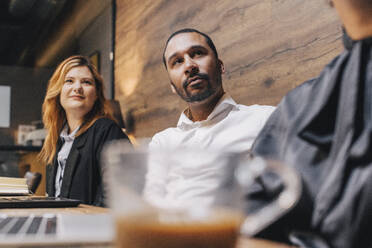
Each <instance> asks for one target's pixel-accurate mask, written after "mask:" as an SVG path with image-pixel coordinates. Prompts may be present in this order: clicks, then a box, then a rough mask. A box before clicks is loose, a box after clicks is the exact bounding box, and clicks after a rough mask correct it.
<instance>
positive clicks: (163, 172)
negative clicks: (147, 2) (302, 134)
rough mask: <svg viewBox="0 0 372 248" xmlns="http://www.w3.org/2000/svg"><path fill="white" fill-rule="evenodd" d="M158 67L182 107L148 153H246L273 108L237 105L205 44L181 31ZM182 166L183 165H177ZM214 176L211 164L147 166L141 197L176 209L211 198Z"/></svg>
mask: <svg viewBox="0 0 372 248" xmlns="http://www.w3.org/2000/svg"><path fill="white" fill-rule="evenodd" d="M163 62H164V65H165V68H166V70H167V72H168V76H169V79H170V86H171V89H172V91H173V93H175V94H177V95H178V96H180V97H181V98H182V99H183V100H184V101H185V102H186V103H187V105H188V107H187V108H186V109H185V110H184V111H183V112H182V113H181V116H180V118H179V120H178V123H177V126H176V127H171V128H168V129H165V130H163V131H161V132H159V133H157V134H155V135H154V137H153V138H152V141H151V143H150V149H162V148H164V149H174V148H185V149H187V148H193V149H212V150H217V151H221V152H239V153H248V152H249V150H250V148H251V145H252V143H253V141H254V139H255V138H256V136H257V134H258V132H259V131H260V130H261V128H262V127H263V125H264V123H265V122H266V120H267V118H268V117H269V116H270V114H271V113H272V111H273V110H274V107H272V106H259V105H251V106H245V105H241V104H237V103H236V102H235V101H234V100H233V99H232V98H231V96H230V95H229V94H228V93H226V92H225V91H224V89H223V85H222V74H223V73H224V72H225V67H224V64H223V62H222V60H221V59H220V58H219V57H218V53H217V50H216V47H215V45H214V44H213V41H212V40H211V38H210V37H209V36H208V35H206V34H205V33H202V32H200V31H198V30H195V29H181V30H178V31H176V32H174V33H173V34H172V35H170V37H169V38H168V40H167V42H166V44H165V48H164V52H163ZM183 163H184V164H183ZM218 178H219V171H218V169H217V168H216V166H215V167H214V166H213V164H200V165H195V166H194V167H193V169H191V168H190V166H189V164H188V161H179V163H176V164H174V165H173V166H167V165H164V164H163V163H160V162H158V163H157V162H155V161H152V163H151V165H150V166H149V173H148V175H147V178H146V189H145V197H146V198H147V199H148V200H149V201H150V202H152V203H154V204H155V205H160V206H169V205H178V204H182V202H185V201H187V200H189V202H192V199H194V200H195V199H198V200H201V201H203V200H205V199H206V198H208V197H210V196H211V195H212V191H213V189H214V185H215V183H216V182H217V181H218Z"/></svg>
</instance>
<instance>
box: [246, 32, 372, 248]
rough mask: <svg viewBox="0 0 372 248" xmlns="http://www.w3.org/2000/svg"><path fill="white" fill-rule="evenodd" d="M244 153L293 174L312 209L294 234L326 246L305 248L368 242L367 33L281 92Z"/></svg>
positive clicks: (370, 120) (371, 124)
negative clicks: (268, 160) (315, 74)
mask: <svg viewBox="0 0 372 248" xmlns="http://www.w3.org/2000/svg"><path fill="white" fill-rule="evenodd" d="M252 151H253V154H255V155H260V156H264V157H266V158H271V159H277V160H281V161H284V162H285V164H287V165H289V166H292V167H294V168H295V169H296V170H297V171H298V172H299V173H300V175H301V177H302V180H303V183H304V187H305V188H306V189H307V192H308V193H309V199H310V202H309V204H308V205H309V206H312V208H313V209H312V211H311V216H310V223H309V225H307V227H306V228H305V229H304V230H300V231H305V232H307V233H312V235H313V234H315V236H317V237H318V238H320V239H323V240H324V241H325V242H326V243H328V245H323V246H320V245H313V246H308V247H334V248H351V247H372V239H371V231H370V225H371V223H372V179H371V178H372V38H368V39H364V40H361V41H356V42H354V44H353V46H352V47H351V49H350V50H348V51H345V52H343V53H342V54H341V55H340V56H338V57H337V58H335V59H334V60H333V61H332V62H331V63H330V64H329V65H328V66H327V67H326V68H325V69H324V70H323V72H322V73H321V74H320V75H319V77H318V78H315V79H313V80H310V81H308V82H306V83H304V84H302V85H301V86H299V87H297V88H296V89H294V90H293V91H291V92H290V93H289V94H287V95H286V96H285V98H284V99H283V100H282V101H281V102H280V104H279V105H278V108H277V109H276V111H275V112H274V113H273V114H272V115H271V117H270V118H269V120H268V122H267V123H266V125H265V127H264V128H263V129H262V131H261V133H260V134H259V135H258V138H257V139H256V141H255V143H254V145H253V148H252ZM303 218H304V216H302V215H297V216H296V217H295V218H294V219H297V220H302V219H303ZM283 230H286V228H285V227H281V231H283ZM286 231H287V232H288V233H287V234H289V233H290V232H293V231H298V230H286ZM312 235H310V236H307V237H306V235H302V236H301V238H305V239H313V237H315V236H312ZM304 246H305V245H304Z"/></svg>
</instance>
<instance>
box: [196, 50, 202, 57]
mask: <svg viewBox="0 0 372 248" xmlns="http://www.w3.org/2000/svg"><path fill="white" fill-rule="evenodd" d="M203 54H204V53H203V51H201V50H195V51H194V53H193V56H201V55H203Z"/></svg>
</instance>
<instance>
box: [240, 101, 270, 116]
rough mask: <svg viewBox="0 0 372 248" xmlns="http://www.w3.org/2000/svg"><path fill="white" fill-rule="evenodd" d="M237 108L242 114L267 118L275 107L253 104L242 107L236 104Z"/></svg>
mask: <svg viewBox="0 0 372 248" xmlns="http://www.w3.org/2000/svg"><path fill="white" fill-rule="evenodd" d="M237 107H238V109H239V111H242V112H243V113H246V114H249V115H256V116H257V115H258V116H267V115H270V114H271V113H272V112H273V111H274V110H275V108H276V107H274V106H270V105H259V104H253V105H243V104H237Z"/></svg>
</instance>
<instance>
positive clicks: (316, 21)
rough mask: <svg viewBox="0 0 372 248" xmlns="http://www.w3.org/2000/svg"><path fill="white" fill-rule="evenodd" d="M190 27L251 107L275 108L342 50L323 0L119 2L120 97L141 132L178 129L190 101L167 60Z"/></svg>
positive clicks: (225, 80) (229, 88)
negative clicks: (171, 41) (213, 50)
mask: <svg viewBox="0 0 372 248" xmlns="http://www.w3.org/2000/svg"><path fill="white" fill-rule="evenodd" d="M185 27H192V28H196V29H199V30H200V31H203V32H205V33H207V34H208V35H210V36H211V38H212V39H213V41H214V43H215V45H216V47H217V50H218V52H219V57H220V58H221V59H222V60H223V62H224V64H225V68H226V73H225V75H224V76H223V83H224V87H225V90H226V91H227V92H229V93H230V94H231V95H232V97H233V98H234V99H235V100H236V101H237V102H239V103H241V104H246V105H250V104H256V103H258V104H269V105H276V104H277V103H278V102H279V101H280V99H281V98H282V97H283V96H284V95H285V94H286V93H287V92H288V91H289V90H291V89H292V88H294V87H295V86H297V85H299V84H301V83H302V82H304V81H305V80H308V79H310V78H312V77H315V76H316V75H317V74H319V72H320V71H321V69H322V68H323V67H324V66H325V65H326V64H327V63H328V62H329V61H330V60H331V59H332V58H334V57H335V56H336V55H337V54H339V53H340V52H341V51H342V49H343V48H342V42H341V28H340V27H341V23H340V21H339V19H338V17H337V14H336V12H335V10H334V9H332V8H330V7H329V6H328V5H327V4H326V3H325V1H324V0H311V1H306V0H234V1H233V0H229V1H227V0H213V1H212V0H191V1H184V0H172V1H170V0H157V1H150V0H143V1H134V0H117V19H116V50H115V52H116V59H115V92H116V93H115V98H116V99H118V100H119V101H120V103H121V107H122V110H123V112H126V111H128V110H130V109H132V110H133V115H134V118H135V121H136V133H135V134H136V136H139V137H151V136H152V135H153V134H155V133H156V132H158V131H160V130H162V129H165V128H167V127H170V126H175V125H176V122H177V120H178V117H179V114H180V112H181V111H182V110H183V109H184V108H185V106H186V105H185V103H184V102H183V101H182V100H181V99H179V97H178V96H177V95H174V94H173V93H172V92H171V90H170V86H169V79H168V75H167V72H166V70H165V68H164V66H163V64H162V52H163V49H164V45H165V42H166V40H167V38H168V36H169V35H170V34H171V33H172V32H174V31H176V30H178V29H181V28H185ZM124 114H125V113H124Z"/></svg>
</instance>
